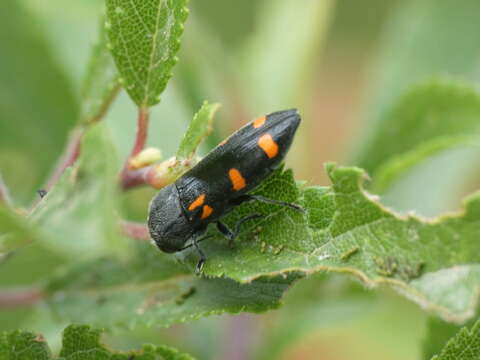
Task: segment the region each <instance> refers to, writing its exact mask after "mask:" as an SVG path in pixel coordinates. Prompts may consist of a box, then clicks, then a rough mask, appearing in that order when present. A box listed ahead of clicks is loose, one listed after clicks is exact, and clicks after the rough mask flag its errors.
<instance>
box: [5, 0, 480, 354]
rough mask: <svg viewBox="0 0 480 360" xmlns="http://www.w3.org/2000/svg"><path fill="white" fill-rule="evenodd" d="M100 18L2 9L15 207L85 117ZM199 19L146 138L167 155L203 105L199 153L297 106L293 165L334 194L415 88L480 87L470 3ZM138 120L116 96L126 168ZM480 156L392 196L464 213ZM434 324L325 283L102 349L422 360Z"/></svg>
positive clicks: (377, 3) (419, 172)
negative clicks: (259, 306) (274, 305)
mask: <svg viewBox="0 0 480 360" xmlns="http://www.w3.org/2000/svg"><path fill="white" fill-rule="evenodd" d="M102 8H103V2H102V1H101V0H70V1H68V2H65V1H60V0H49V1H41V0H6V1H5V4H4V10H3V11H1V12H0V20H1V21H0V44H1V45H2V46H1V50H0V173H1V175H2V176H3V178H4V180H5V182H6V183H7V184H8V186H9V188H10V190H11V193H12V197H13V199H14V201H15V203H16V204H17V205H19V206H28V204H29V203H30V202H31V201H32V199H33V198H34V197H35V196H36V195H35V192H36V190H38V189H40V188H41V187H42V184H44V183H45V180H46V178H47V177H48V174H49V172H50V171H51V170H52V169H53V167H54V165H55V162H56V161H57V159H58V156H59V154H61V152H62V149H63V147H64V145H65V142H66V139H67V136H68V132H69V130H70V129H72V127H73V126H74V124H75V123H76V121H77V118H78V108H79V92H80V88H81V83H82V76H83V74H84V73H85V71H86V65H87V61H88V57H89V51H90V49H91V46H92V44H93V43H94V42H95V40H96V35H97V30H98V23H99V18H100V14H101V13H102ZM190 10H191V11H190V18H189V20H188V21H187V25H186V28H185V34H184V40H183V43H182V48H181V51H180V53H179V59H180V61H179V63H178V65H177V66H176V67H175V69H174V77H173V79H172V80H171V82H170V83H169V85H168V87H167V90H166V92H165V93H164V94H163V96H162V101H161V103H160V104H159V105H158V106H156V107H154V108H153V112H152V120H151V130H150V134H149V140H148V142H149V144H150V145H152V146H157V147H159V148H161V149H162V152H163V154H164V157H165V158H167V157H169V156H171V155H173V154H174V152H175V151H176V147H177V146H178V144H179V142H180V140H181V136H182V134H183V132H184V131H185V129H186V126H187V124H188V122H189V121H190V119H191V118H192V115H193V114H194V113H195V111H196V110H198V109H199V107H200V105H201V103H202V102H203V100H209V101H211V102H220V103H222V109H221V111H220V112H219V115H218V117H217V119H216V122H215V129H214V132H213V134H212V136H211V137H210V138H209V139H208V140H207V142H206V144H205V146H204V148H203V152H206V151H207V150H208V149H209V148H211V147H213V146H214V145H215V144H217V143H218V142H219V141H220V140H221V139H222V138H224V137H225V136H227V135H228V134H229V133H231V132H232V131H233V130H235V129H236V128H238V127H239V126H240V125H241V124H243V123H245V122H247V121H249V120H250V119H252V118H254V117H256V116H258V115H262V114H265V113H269V112H272V111H275V110H280V109H284V108H289V107H297V108H299V110H300V112H301V114H302V116H303V124H302V127H301V129H300V131H299V133H298V135H297V138H296V141H295V144H294V146H293V147H292V150H291V152H290V153H289V157H288V160H287V164H288V166H290V167H292V168H293V169H294V170H295V174H296V177H297V179H298V180H306V181H307V183H309V184H328V179H327V178H326V176H325V173H324V171H323V163H324V162H325V161H329V160H334V161H337V162H339V163H341V164H344V165H347V164H353V165H358V166H366V167H367V170H370V169H369V168H368V164H367V162H366V161H364V157H363V155H362V151H364V145H363V144H364V143H365V142H367V141H368V140H367V139H368V138H369V136H370V134H372V133H375V131H376V129H377V128H378V127H379V126H380V124H381V122H382V119H384V118H385V117H384V114H385V112H386V111H388V109H389V108H390V107H391V106H392V104H394V103H395V101H396V100H398V98H399V96H400V95H401V94H402V93H403V92H404V91H405V90H406V89H408V88H409V86H411V85H412V84H415V83H417V82H418V81H421V80H424V79H428V78H430V77H431V76H432V75H439V74H440V75H445V74H447V75H448V76H451V77H453V78H455V79H462V80H469V81H472V82H475V81H476V80H477V78H478V77H479V75H480V71H479V69H480V68H479V66H478V65H479V64H480V61H479V60H480V41H478V33H479V31H480V22H478V19H477V17H476V14H479V13H480V12H479V11H480V4H479V3H478V1H474V0H460V1H453V0H441V1H438V2H437V1H434V0H411V1H400V0H390V1H382V0H364V1H361V2H360V1H341V0H337V1H333V0H296V1H295V0H262V1H258V0H243V1H233V0H205V1H197V0H191V2H190ZM135 120H136V108H135V106H134V104H133V103H132V102H131V101H130V99H129V98H128V96H127V95H126V94H125V93H121V95H120V96H119V98H118V99H117V101H116V102H115V103H114V105H113V107H112V108H111V110H110V112H109V113H108V116H107V120H106V121H107V122H108V125H109V127H110V129H111V132H112V134H113V138H114V141H115V143H116V145H117V150H118V153H119V155H120V158H121V159H124V158H125V157H126V156H127V154H128V153H129V151H130V149H131V145H132V143H133V139H134V134H135V131H134V129H135ZM378 151H379V152H381V149H378ZM99 156H101V154H99ZM476 156H478V149H475V148H473V149H472V148H467V147H462V148H457V149H454V150H449V151H443V152H441V153H439V154H437V155H435V156H432V157H430V158H429V159H428V160H426V161H423V162H421V163H420V164H418V165H416V166H415V167H414V168H412V169H411V170H410V171H408V173H407V174H405V175H404V176H403V177H402V178H401V179H400V180H399V181H397V182H396V183H395V184H394V185H393V186H391V187H389V188H388V189H387V190H386V191H385V192H384V193H383V194H382V200H383V201H384V203H386V204H387V205H388V206H391V207H392V208H394V209H396V210H399V211H409V210H412V209H413V210H415V211H416V212H417V213H419V214H421V215H424V216H434V215H437V214H440V213H442V212H445V211H454V210H457V209H458V208H459V206H460V205H459V204H460V199H461V198H462V197H463V196H464V195H465V194H466V193H468V192H470V191H471V190H472V189H475V188H476V187H477V186H476V185H477V184H478V179H479V178H480V177H479V176H478V175H479V174H478V171H476V170H475V169H472V168H471V166H470V165H471V163H472V159H474V158H475V157H476ZM364 164H365V165H364ZM446 170H447V171H446ZM439 174H442V176H439ZM153 194H154V191H153V190H149V189H139V190H134V191H131V192H129V193H127V194H126V195H125V196H124V204H123V205H124V208H125V212H126V213H127V214H128V217H129V218H130V219H133V220H139V221H143V220H144V219H145V218H146V210H147V204H148V201H149V200H150V198H151V196H152V195H153ZM26 271H27V270H26ZM19 275H20V276H21V274H19ZM0 315H1V316H2V318H3V321H2V320H0V328H1V329H8V328H12V327H18V326H22V325H23V326H25V327H29V328H32V329H33V330H38V331H42V332H44V333H45V334H46V335H47V336H50V337H55V336H57V335H58V333H59V332H60V330H59V329H61V327H62V326H63V324H53V323H51V322H50V321H46V320H45V319H44V318H42V315H41V314H40V315H39V314H38V313H36V314H35V315H34V316H33V318H32V316H31V314H29V313H28V311H27V310H19V311H17V312H15V313H14V312H11V311H3V312H2V313H0ZM19 315H22V316H19ZM2 318H0V319H2ZM426 323H427V315H425V314H424V313H422V312H421V310H420V309H419V308H418V307H417V306H416V305H413V304H411V303H409V302H408V301H407V300H405V299H403V298H400V297H399V296H397V295H394V294H393V293H391V292H384V291H382V290H381V291H377V292H376V293H375V294H373V293H371V292H369V291H367V290H365V289H363V288H362V287H361V286H360V285H357V284H356V283H354V282H352V281H351V280H349V279H346V278H344V277H340V276H331V275H329V276H328V277H327V276H314V277H312V278H310V279H309V280H307V281H304V282H302V283H301V284H299V285H297V286H295V287H294V288H293V289H292V290H291V291H289V292H288V294H287V296H286V298H285V306H284V307H282V308H281V309H280V310H278V311H274V312H270V313H267V314H264V315H247V314H242V315H239V316H220V317H212V318H207V319H202V320H200V321H196V322H193V323H191V324H186V325H177V326H174V327H173V328H171V329H167V330H158V329H134V330H129V331H124V332H120V333H119V332H115V333H113V334H110V335H109V337H108V339H107V341H108V343H109V344H111V345H114V346H116V347H120V348H123V349H129V348H133V347H135V346H138V344H142V343H145V342H153V343H167V344H171V345H173V346H176V347H177V348H179V349H180V350H181V351H185V352H189V353H191V354H192V355H194V356H198V358H200V359H227V358H228V359H247V358H248V359H250V358H251V359H325V360H342V359H367V358H368V359H382V360H385V359H420V358H421V354H422V351H423V350H422V337H423V336H424V333H425V329H426ZM55 334H56V335H55Z"/></svg>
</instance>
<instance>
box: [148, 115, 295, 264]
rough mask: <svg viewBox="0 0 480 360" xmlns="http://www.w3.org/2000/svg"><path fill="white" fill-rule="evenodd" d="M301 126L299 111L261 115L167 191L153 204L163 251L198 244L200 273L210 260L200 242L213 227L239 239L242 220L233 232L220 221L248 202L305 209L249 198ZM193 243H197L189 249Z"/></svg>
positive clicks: (151, 221)
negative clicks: (210, 227) (211, 225)
mask: <svg viewBox="0 0 480 360" xmlns="http://www.w3.org/2000/svg"><path fill="white" fill-rule="evenodd" d="M299 124H300V115H299V114H298V112H297V110H295V109H291V110H285V111H278V112H274V113H272V114H269V115H267V116H263V117H260V118H258V119H256V120H253V121H252V122H250V123H248V124H247V125H245V126H244V127H242V128H241V129H239V130H237V131H236V132H235V133H233V134H232V135H231V136H230V137H229V138H227V139H226V140H225V141H223V142H222V143H220V144H219V145H218V146H217V147H216V148H215V149H213V150H212V151H210V152H209V153H208V154H207V156H205V158H203V159H202V160H201V161H200V162H199V163H198V164H197V165H195V166H194V167H193V168H192V169H190V170H189V171H187V172H186V173H185V174H184V175H183V176H181V177H180V178H179V179H178V180H177V181H176V182H175V183H173V184H170V185H168V186H166V187H165V188H163V189H161V190H160V191H159V192H158V194H157V195H156V196H155V197H154V198H153V200H152V202H151V203H150V210H149V216H148V228H149V231H150V236H151V237H152V239H153V240H154V241H155V243H156V244H157V246H158V247H159V248H160V250H162V251H164V252H167V253H173V252H177V251H181V250H183V249H185V248H187V247H190V246H192V245H193V246H195V248H196V249H197V251H198V252H199V254H200V261H199V263H198V265H197V267H196V272H197V273H198V272H201V270H202V267H203V264H204V263H205V260H206V256H205V254H204V253H203V251H202V250H201V249H200V247H199V245H198V242H199V241H200V239H199V238H200V236H202V235H203V234H204V233H205V231H206V229H207V226H208V224H210V223H212V222H215V223H216V225H217V228H218V230H219V231H220V232H221V233H222V234H224V235H225V237H226V238H227V239H229V240H230V241H233V239H234V238H235V237H236V236H237V235H238V233H239V230H240V225H241V224H242V223H243V222H245V221H247V220H249V219H252V218H256V217H259V216H260V215H258V214H253V215H249V216H247V217H245V218H243V219H241V220H240V221H239V222H238V223H237V225H236V226H235V230H234V231H232V230H230V229H229V228H228V227H227V226H226V225H225V224H224V223H222V222H221V221H220V218H221V217H222V216H224V215H225V214H227V213H228V212H229V211H231V210H232V209H233V208H234V207H235V206H238V205H240V204H241V203H243V202H245V201H252V200H258V201H263V202H267V203H272V204H276V205H282V206H288V207H290V208H292V209H295V210H300V211H303V210H302V208H301V207H300V206H298V205H295V204H290V203H286V202H283V201H278V200H273V199H268V198H265V197H262V196H259V195H251V194H248V192H250V191H251V190H252V189H254V188H255V187H256V186H257V185H259V184H260V183H261V182H262V181H263V180H265V178H267V177H268V176H269V175H270V174H271V173H272V172H273V171H274V170H275V168H277V167H278V166H279V165H280V163H281V162H282V160H283V158H284V157H285V155H286V153H287V151H288V149H289V147H290V145H291V143H292V140H293V137H294V135H295V132H296V130H297V128H298V125H299ZM189 239H192V245H189V246H185V244H186V243H187V241H188V240H189Z"/></svg>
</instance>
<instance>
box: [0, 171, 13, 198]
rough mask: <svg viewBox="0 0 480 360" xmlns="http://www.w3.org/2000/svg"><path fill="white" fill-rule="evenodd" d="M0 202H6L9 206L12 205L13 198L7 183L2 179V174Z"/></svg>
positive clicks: (0, 179)
mask: <svg viewBox="0 0 480 360" xmlns="http://www.w3.org/2000/svg"><path fill="white" fill-rule="evenodd" d="M0 204H5V205H7V206H10V205H12V200H11V198H10V192H9V191H8V187H7V184H5V182H4V181H3V179H2V175H1V174H0Z"/></svg>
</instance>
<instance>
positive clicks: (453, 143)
mask: <svg viewBox="0 0 480 360" xmlns="http://www.w3.org/2000/svg"><path fill="white" fill-rule="evenodd" d="M479 117H480V95H479V94H478V93H477V92H476V91H474V90H473V89H471V88H470V87H468V86H466V85H464V84H461V83H459V82H453V81H448V80H433V81H429V82H426V83H422V84H420V85H418V86H416V87H415V88H413V89H412V90H411V91H409V92H408V93H406V94H405V95H404V96H403V98H402V99H401V100H400V101H399V103H398V104H397V105H396V106H395V107H394V108H393V109H392V110H391V111H390V112H388V113H387V114H386V115H385V116H384V119H383V121H382V123H381V124H380V125H379V127H378V129H377V131H376V133H375V134H374V135H373V136H372V137H371V138H370V141H369V143H368V144H367V145H366V146H365V148H364V156H363V158H361V159H360V166H362V167H365V168H366V169H367V170H368V171H369V172H370V173H371V174H372V178H373V181H374V182H373V185H372V189H373V190H375V191H383V190H385V189H386V188H387V187H388V186H389V185H390V184H391V183H392V182H393V181H395V180H396V179H398V178H399V177H400V176H401V175H402V174H403V173H405V172H406V171H408V170H409V169H410V168H412V167H413V166H414V165H416V164H417V163H419V162H421V161H422V160H424V159H426V158H428V157H430V156H432V155H434V154H436V153H438V152H441V151H443V150H446V149H449V148H454V147H459V146H473V145H475V146H478V144H479V138H480V123H479V121H478V118H479Z"/></svg>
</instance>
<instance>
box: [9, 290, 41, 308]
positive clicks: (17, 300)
mask: <svg viewBox="0 0 480 360" xmlns="http://www.w3.org/2000/svg"><path fill="white" fill-rule="evenodd" d="M44 297H45V294H44V293H43V292H42V291H40V290H37V289H29V290H19V291H11V292H0V307H15V306H27V305H34V304H36V303H38V302H39V301H41V300H42V299H43V298H44Z"/></svg>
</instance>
